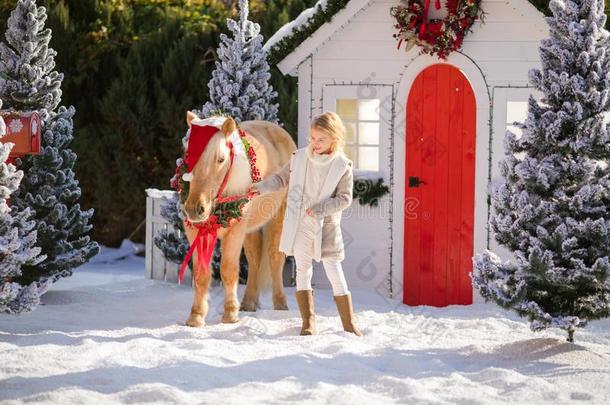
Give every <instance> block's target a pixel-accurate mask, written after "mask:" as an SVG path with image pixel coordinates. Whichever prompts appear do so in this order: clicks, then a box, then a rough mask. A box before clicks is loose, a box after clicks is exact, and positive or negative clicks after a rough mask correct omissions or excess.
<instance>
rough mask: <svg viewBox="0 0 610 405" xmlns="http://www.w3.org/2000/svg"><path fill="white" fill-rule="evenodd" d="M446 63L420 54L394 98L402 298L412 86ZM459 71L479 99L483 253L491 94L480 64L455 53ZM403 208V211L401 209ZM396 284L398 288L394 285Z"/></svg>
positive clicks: (477, 244) (398, 291)
mask: <svg viewBox="0 0 610 405" xmlns="http://www.w3.org/2000/svg"><path fill="white" fill-rule="evenodd" d="M437 63H443V62H440V61H439V60H438V59H437V58H436V57H432V56H429V55H420V56H418V57H416V58H415V59H414V60H413V61H412V62H411V63H409V64H408V65H407V66H406V67H405V70H404V73H403V74H402V78H401V79H400V81H399V83H398V86H397V92H396V97H395V103H396V105H397V108H395V109H394V110H395V111H396V112H397V113H396V116H395V125H394V131H395V132H394V187H393V191H394V192H398V193H397V194H395V195H394V196H393V200H394V205H395V206H396V208H397V209H396V210H394V220H393V224H394V226H393V229H392V239H393V240H394V249H393V250H392V263H393V269H392V274H393V277H392V283H393V286H392V287H393V291H394V294H395V296H396V297H397V298H401V299H402V294H403V290H404V289H403V286H404V277H403V276H404V273H403V272H404V263H403V252H404V209H403V208H404V192H405V187H406V186H405V167H406V164H405V148H406V147H405V129H406V127H405V125H406V114H407V112H406V104H407V97H408V96H409V91H410V90H411V85H412V84H413V82H414V81H415V78H416V77H417V75H418V74H419V73H420V72H421V71H422V70H424V69H425V68H426V67H428V66H431V65H434V64H437ZM446 63H449V64H450V65H452V66H455V67H456V68H458V69H460V70H461V71H462V73H463V74H464V75H465V76H466V78H467V79H468V80H469V82H470V85H471V86H472V90H473V92H474V95H475V99H476V130H477V133H476V151H475V189H474V193H475V195H474V206H475V213H474V230H473V233H474V252H473V253H475V254H476V253H477V252H482V251H483V250H484V249H485V248H486V245H487V232H488V226H487V214H488V209H489V207H488V204H487V202H483V203H481V201H480V200H481V199H482V198H485V197H486V195H487V183H488V180H489V156H490V151H489V146H490V145H489V142H490V138H489V133H490V102H491V99H490V95H489V92H488V87H487V83H486V81H485V77H484V76H483V73H482V72H481V70H480V69H479V67H478V66H477V64H476V63H475V62H474V61H473V60H472V59H470V58H468V57H467V56H465V55H463V54H461V53H459V52H453V53H452V54H450V55H449V57H448V59H447V62H446ZM398 208H400V209H398ZM394 283H396V284H398V285H394ZM473 294H474V300H475V302H477V301H478V300H480V298H478V297H477V294H476V291H473Z"/></svg>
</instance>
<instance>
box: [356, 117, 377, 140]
mask: <svg viewBox="0 0 610 405" xmlns="http://www.w3.org/2000/svg"><path fill="white" fill-rule="evenodd" d="M358 130H359V131H358V142H359V143H360V144H361V145H379V123H378V122H360V123H359V124H358Z"/></svg>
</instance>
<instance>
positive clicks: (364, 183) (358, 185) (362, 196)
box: [352, 177, 390, 207]
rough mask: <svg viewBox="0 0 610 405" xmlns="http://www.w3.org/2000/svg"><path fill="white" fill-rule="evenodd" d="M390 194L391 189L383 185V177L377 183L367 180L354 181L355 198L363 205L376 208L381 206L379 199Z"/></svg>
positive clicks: (358, 179)
mask: <svg viewBox="0 0 610 405" xmlns="http://www.w3.org/2000/svg"><path fill="white" fill-rule="evenodd" d="M389 192H390V189H389V187H388V186H386V185H385V184H383V179H382V178H381V177H380V178H378V179H377V181H375V180H372V179H367V178H357V179H354V188H353V192H352V194H353V198H354V199H355V198H357V199H358V202H359V203H360V204H361V205H370V206H371V207H376V206H377V205H379V199H380V198H381V197H383V196H384V195H386V194H388V193H389Z"/></svg>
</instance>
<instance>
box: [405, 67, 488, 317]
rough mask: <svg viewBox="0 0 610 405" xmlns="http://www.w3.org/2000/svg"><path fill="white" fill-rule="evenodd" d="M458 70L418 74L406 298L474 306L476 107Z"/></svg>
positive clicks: (409, 154)
mask: <svg viewBox="0 0 610 405" xmlns="http://www.w3.org/2000/svg"><path fill="white" fill-rule="evenodd" d="M475 106H476V104H475V98H474V93H473V91H472V87H471V86H470V83H469V82H468V79H466V77H465V76H464V75H463V74H462V72H460V71H459V70H458V69H457V68H455V67H453V66H451V65H448V64H437V65H432V66H430V67H428V68H426V69H424V70H423V71H422V72H420V73H419V75H418V76H417V78H416V79H415V81H414V82H413V86H412V87H411V91H410V93H409V97H408V101H407V110H406V114H407V115H406V116H407V124H406V126H407V127H406V171H405V205H404V207H405V223H404V225H405V227H404V230H405V235H404V297H403V302H404V303H405V304H407V305H433V306H445V305H451V304H471V303H472V282H471V279H470V276H469V273H470V272H471V271H472V255H473V228H474V227H473V225H474V167H475V136H476V108H475Z"/></svg>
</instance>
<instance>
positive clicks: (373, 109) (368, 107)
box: [358, 98, 379, 121]
mask: <svg viewBox="0 0 610 405" xmlns="http://www.w3.org/2000/svg"><path fill="white" fill-rule="evenodd" d="M358 119H360V120H373V121H379V99H378V98H368V99H367V98H363V99H360V100H358Z"/></svg>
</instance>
